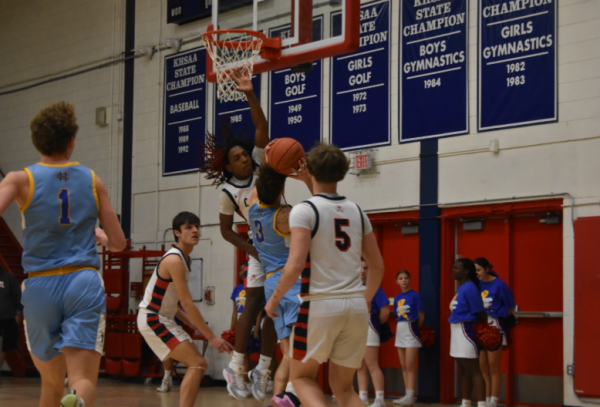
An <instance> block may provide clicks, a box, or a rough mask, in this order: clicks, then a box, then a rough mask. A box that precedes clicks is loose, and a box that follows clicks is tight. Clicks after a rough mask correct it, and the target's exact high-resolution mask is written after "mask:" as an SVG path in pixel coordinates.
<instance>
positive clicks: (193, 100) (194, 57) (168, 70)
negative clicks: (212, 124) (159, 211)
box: [163, 47, 206, 176]
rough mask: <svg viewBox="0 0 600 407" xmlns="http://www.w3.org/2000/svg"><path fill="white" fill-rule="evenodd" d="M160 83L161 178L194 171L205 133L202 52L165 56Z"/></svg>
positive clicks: (204, 83) (204, 63) (204, 80)
mask: <svg viewBox="0 0 600 407" xmlns="http://www.w3.org/2000/svg"><path fill="white" fill-rule="evenodd" d="M163 84H164V85H163V88H164V93H163V176H164V175H178V174H183V173H186V172H195V171H198V169H199V165H198V164H199V162H198V157H199V152H200V144H199V143H200V142H201V141H204V135H205V133H206V49H205V48H204V47H202V48H194V49H191V50H189V51H185V52H179V53H177V54H173V55H168V56H166V57H165V79H164V82H163Z"/></svg>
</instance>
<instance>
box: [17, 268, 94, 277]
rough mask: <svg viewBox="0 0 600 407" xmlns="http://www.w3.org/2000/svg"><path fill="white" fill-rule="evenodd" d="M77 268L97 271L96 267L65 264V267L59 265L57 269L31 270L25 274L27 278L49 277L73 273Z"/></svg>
mask: <svg viewBox="0 0 600 407" xmlns="http://www.w3.org/2000/svg"><path fill="white" fill-rule="evenodd" d="M79 270H96V271H98V269H97V268H96V267H90V266H66V267H59V268H57V269H52V270H46V271H31V272H29V273H27V274H28V276H29V278H32V277H50V276H60V275H63V274H70V273H74V272H76V271H79Z"/></svg>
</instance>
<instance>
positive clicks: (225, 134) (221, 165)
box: [201, 71, 277, 399]
mask: <svg viewBox="0 0 600 407" xmlns="http://www.w3.org/2000/svg"><path fill="white" fill-rule="evenodd" d="M232 78H233V79H234V80H235V81H236V82H237V84H238V87H237V90H238V91H239V92H242V93H244V95H245V96H246V99H247V100H248V104H249V105H250V112H251V114H252V122H253V123H254V127H255V130H256V132H255V137H254V140H252V139H249V138H247V137H245V136H243V135H239V134H235V133H234V132H233V131H232V130H231V129H230V128H229V127H228V126H227V125H224V126H223V127H222V131H221V132H220V137H218V136H216V135H214V134H207V137H206V144H205V156H204V163H203V165H202V167H201V171H202V172H205V173H207V176H206V177H207V178H209V179H213V178H214V179H215V183H216V184H225V186H224V187H223V190H222V191H221V196H220V198H219V204H220V214H219V222H220V225H221V235H222V236H223V238H224V239H225V240H227V241H228V242H229V243H231V244H232V245H234V246H235V247H237V248H239V249H242V250H244V251H245V252H247V253H248V254H249V255H250V259H249V260H248V277H247V285H246V305H245V307H244V312H242V315H241V317H240V319H239V320H238V322H237V329H236V334H235V352H233V357H232V359H231V362H230V363H229V365H228V366H227V367H226V368H225V370H224V377H225V380H226V381H227V390H228V391H229V394H230V395H231V396H232V397H234V398H236V399H242V398H246V397H248V395H249V392H248V389H247V387H246V385H245V383H244V374H245V373H246V372H245V371H244V353H245V352H246V345H247V344H248V340H249V339H250V332H251V331H252V327H253V325H254V322H255V321H256V317H257V316H258V314H259V312H260V311H261V310H262V307H263V304H264V301H265V294H264V289H263V286H264V283H265V274H264V271H263V268H262V266H261V264H260V262H259V261H258V252H257V251H256V248H255V247H254V246H253V245H252V244H251V243H248V242H247V241H246V239H244V238H242V237H241V236H240V235H238V234H237V233H236V232H235V231H234V230H233V216H234V213H237V214H238V215H240V216H241V217H243V218H244V219H245V220H246V221H247V220H248V219H249V218H248V210H249V208H250V203H249V200H250V194H251V193H252V190H253V188H254V183H255V180H256V174H255V170H256V169H257V168H258V166H259V165H261V164H262V161H263V158H264V155H265V150H264V149H265V147H266V146H267V144H268V143H269V133H268V123H267V119H266V118H265V115H264V113H263V111H262V108H261V107H260V101H259V100H258V98H257V97H256V95H255V94H254V91H253V88H252V81H251V79H250V78H249V77H247V76H243V75H242V74H241V73H239V72H237V71H235V72H233V73H232ZM261 337H262V348H261V352H260V359H259V362H258V366H257V367H256V369H257V371H261V372H264V375H254V376H253V377H252V378H251V380H252V381H253V385H258V386H259V387H263V386H262V381H266V380H268V377H269V374H270V370H269V365H270V363H271V359H272V357H273V355H274V353H275V347H276V346H277V336H276V333H275V327H274V326H273V321H272V320H271V318H267V317H265V322H264V324H263V328H262V335H261ZM256 380H260V381H261V383H254V381H256Z"/></svg>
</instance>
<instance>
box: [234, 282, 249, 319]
mask: <svg viewBox="0 0 600 407" xmlns="http://www.w3.org/2000/svg"><path fill="white" fill-rule="evenodd" d="M231 300H232V301H233V302H234V303H235V309H236V311H237V313H238V317H239V315H240V314H241V313H242V312H244V307H245V305H246V289H245V288H244V284H243V283H242V284H240V285H238V286H236V287H235V288H234V289H233V292H232V293H231Z"/></svg>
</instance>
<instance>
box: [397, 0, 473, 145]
mask: <svg viewBox="0 0 600 407" xmlns="http://www.w3.org/2000/svg"><path fill="white" fill-rule="evenodd" d="M400 15H401V19H402V20H401V30H400V64H399V65H400V78H401V81H400V94H399V105H400V114H399V115H398V119H399V126H398V127H399V129H400V132H399V133H400V142H401V143H402V142H407V141H416V140H422V139H426V138H435V137H445V136H456V135H459V134H467V133H468V132H469V89H468V60H467V54H468V49H469V35H468V29H469V19H468V15H469V13H468V8H467V0H453V1H445V2H434V1H430V0H402V11H401V14H400ZM433 116H434V117H433Z"/></svg>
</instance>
